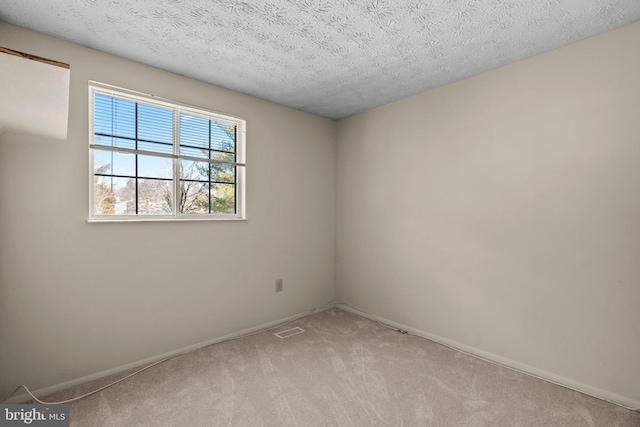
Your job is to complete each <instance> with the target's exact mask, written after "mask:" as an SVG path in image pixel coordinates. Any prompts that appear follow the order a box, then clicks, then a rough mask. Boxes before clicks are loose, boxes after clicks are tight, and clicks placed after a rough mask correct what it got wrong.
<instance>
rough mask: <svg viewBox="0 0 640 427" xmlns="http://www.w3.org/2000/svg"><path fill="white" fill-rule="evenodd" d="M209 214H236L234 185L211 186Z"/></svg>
mask: <svg viewBox="0 0 640 427" xmlns="http://www.w3.org/2000/svg"><path fill="white" fill-rule="evenodd" d="M211 213H230V214H233V213H236V186H235V184H211Z"/></svg>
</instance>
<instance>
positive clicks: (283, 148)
mask: <svg viewBox="0 0 640 427" xmlns="http://www.w3.org/2000/svg"><path fill="white" fill-rule="evenodd" d="M0 41H1V43H0V45H2V46H4V47H7V48H10V49H15V50H18V51H22V52H28V53H30V54H34V55H38V56H43V57H47V58H51V59H55V60H57V61H62V62H65V63H69V64H70V65H71V88H70V110H69V117H70V119H69V136H68V140H67V141H55V140H48V139H41V138H37V137H29V136H18V135H10V134H5V135H2V136H1V137H0V197H1V199H2V200H1V202H0V396H4V395H6V394H8V393H9V392H11V391H12V390H13V389H14V388H15V387H16V386H17V385H18V384H21V383H24V384H27V385H28V386H29V387H31V388H32V389H40V388H43V387H49V386H52V385H56V384H60V383H63V382H65V381H70V380H73V379H76V378H79V377H83V376H85V375H91V374H95V373H97V372H100V371H102V370H106V369H111V368H114V367H118V366H121V365H124V364H127V363H132V362H136V361H139V360H141V359H145V358H148V357H153V356H156V355H158V354H162V353H165V352H168V351H172V350H175V349H178V348H182V347H184V346H188V345H192V344H195V343H199V342H202V341H206V340H210V339H214V338H216V337H220V336H223V335H226V334H229V333H233V332H237V331H240V330H243V329H246V328H250V327H254V326H257V325H260V324H264V323H267V322H270V321H274V320H277V319H281V318H284V317H286V316H289V315H292V314H296V313H300V312H303V311H306V310H308V309H310V308H313V307H317V306H319V305H322V304H324V303H326V302H328V301H331V300H332V299H333V298H334V295H335V277H334V273H335V238H334V235H335V178H334V176H335V153H336V148H335V123H334V122H332V121H330V120H327V119H323V118H320V117H316V116H313V115H310V114H306V113H302V112H298V111H295V110H291V109H288V108H285V107H281V106H278V105H275V104H272V103H269V102H266V101H263V100H259V99H256V98H252V97H249V96H245V95H241V94H238V93H234V92H231V91H228V90H224V89H221V88H218V87H214V86H211V85H208V84H204V83H201V82H197V81H194V80H190V79H187V78H185V77H181V76H178V75H175V74H171V73H168V72H164V71H160V70H158V69H154V68H151V67H147V66H143V65H141V64H137V63H134V62H131V61H128V60H125V59H121V58H117V57H114V56H111V55H107V54H104V53H100V52H97V51H93V50H90V49H85V48H82V47H80V46H77V45H74V44H71V43H67V42H64V41H61V40H57V39H54V38H51V37H48V36H44V35H41V34H37V33H34V32H31V31H27V30H24V29H20V28H18V27H14V26H11V25H8V24H5V23H1V22H0ZM88 80H96V81H100V82H103V83H108V84H112V85H116V86H120V87H125V88H128V89H132V90H137V91H141V92H146V93H152V94H154V95H158V96H162V97H166V98H169V99H173V100H176V101H180V102H184V103H189V104H193V105H197V106H201V107H205V108H210V109H213V110H216V111H222V112H225V113H228V114H233V115H238V116H241V117H244V118H246V120H247V164H248V168H247V180H248V184H247V214H248V221H238V222H180V223H166V222H165V223H124V224H88V223H87V222H86V219H87V216H88V191H89V190H88V184H89V183H88V164H87V160H88V141H87V137H88V116H87V114H88V113H87V106H88V95H87V93H88V92H87V81H88ZM277 278H282V279H284V291H283V292H281V293H278V294H276V293H275V288H274V286H275V285H274V281H275V279H277Z"/></svg>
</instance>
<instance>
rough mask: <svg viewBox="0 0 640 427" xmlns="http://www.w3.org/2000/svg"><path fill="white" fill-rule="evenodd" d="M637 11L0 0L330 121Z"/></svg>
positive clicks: (378, 0)
mask: <svg viewBox="0 0 640 427" xmlns="http://www.w3.org/2000/svg"><path fill="white" fill-rule="evenodd" d="M639 19H640V0H431V1H427V0H423V1H418V0H408V1H400V0H333V1H332V0H255V1H228V0H1V1H0V20H2V21H5V22H7V23H10V24H15V25H18V26H21V27H26V28H29V29H32V30H36V31H39V32H43V33H45V34H49V35H52V36H55V37H59V38H62V39H66V40H70V41H73V42H75V43H78V44H80V45H83V46H88V47H91V48H94V49H98V50H101V51H104V52H109V53H112V54H115V55H118V56H122V57H125V58H129V59H132V60H135V61H138V62H142V63H145V64H149V65H153V66H155V67H158V68H162V69H166V70H169V71H173V72H175V73H178V74H182V75H185V76H189V77H192V78H195V79H199V80H202V81H205V82H209V83H213V84H215V85H219V86H222V87H226V88H229V89H233V90H236V91H238V92H242V93H246V94H250V95H254V96H257V97H260V98H264V99H268V100H270V101H273V102H277V103H279V104H283V105H287V106H289V107H293V108H296V109H300V110H304V111H308V112H311V113H315V114H319V115H321V116H325V117H329V118H333V119H339V118H342V117H347V116H349V115H352V114H355V113H359V112H362V111H366V110H368V109H371V108H374V107H377V106H380V105H383V104H387V103H389V102H392V101H395V100H397V99H401V98H404V97H406V96H409V95H413V94H416V93H420V92H423V91H425V90H428V89H432V88H434V87H437V86H441V85H443V84H446V83H450V82H452V81H456V80H459V79H462V78H465V77H468V76H471V75H474V74H477V73H480V72H483V71H486V70H490V69H492V68H496V67H499V66H501V65H505V64H508V63H511V62H514V61H517V60H519V59H523V58H526V57H529V56H532V55H535V54H538V53H541V52H544V51H547V50H550V49H554V48H556V47H560V46H563V45H566V44H568V43H571V42H574V41H577V40H580V39H583V38H585V37H588V36H592V35H595V34H598V33H601V32H603V31H607V30H610V29H613V28H616V27H620V26H622V25H625V24H629V23H631V22H634V21H637V20H639ZM0 44H1V43H0ZM8 47H9V48H11V46H8ZM106 83H108V82H106ZM131 89H135V88H131Z"/></svg>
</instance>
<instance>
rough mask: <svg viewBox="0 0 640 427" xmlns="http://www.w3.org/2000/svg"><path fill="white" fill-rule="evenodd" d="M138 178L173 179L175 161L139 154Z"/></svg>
mask: <svg viewBox="0 0 640 427" xmlns="http://www.w3.org/2000/svg"><path fill="white" fill-rule="evenodd" d="M132 157H133V156H132ZM138 176H139V177H142V178H168V179H171V178H172V177H173V159H169V158H166V157H155V156H143V155H142V154H138Z"/></svg>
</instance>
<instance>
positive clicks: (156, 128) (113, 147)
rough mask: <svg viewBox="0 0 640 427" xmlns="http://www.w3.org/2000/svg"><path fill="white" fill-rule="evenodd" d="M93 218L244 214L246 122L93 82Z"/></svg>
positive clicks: (136, 218) (138, 218) (152, 218)
mask: <svg viewBox="0 0 640 427" xmlns="http://www.w3.org/2000/svg"><path fill="white" fill-rule="evenodd" d="M89 97H90V101H89V103H90V111H91V114H90V118H89V121H90V123H89V128H90V145H89V147H90V150H89V151H90V169H91V179H90V215H89V220H90V221H101V220H154V219H160V220H161V219H187V220H188V219H244V218H245V206H244V194H245V189H244V186H245V179H244V178H245V163H244V151H245V121H244V120H243V119H240V118H236V117H231V116H226V115H222V114H218V113H213V112H210V111H206V110H202V109H198V108H195V107H191V106H186V105H182V104H178V103H175V102H172V101H168V100H164V99H158V98H156V97H152V96H148V95H143V94H139V93H135V92H130V91H126V90H124V89H116V88H112V87H110V86H106V85H102V84H98V83H94V82H90V84H89Z"/></svg>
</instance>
